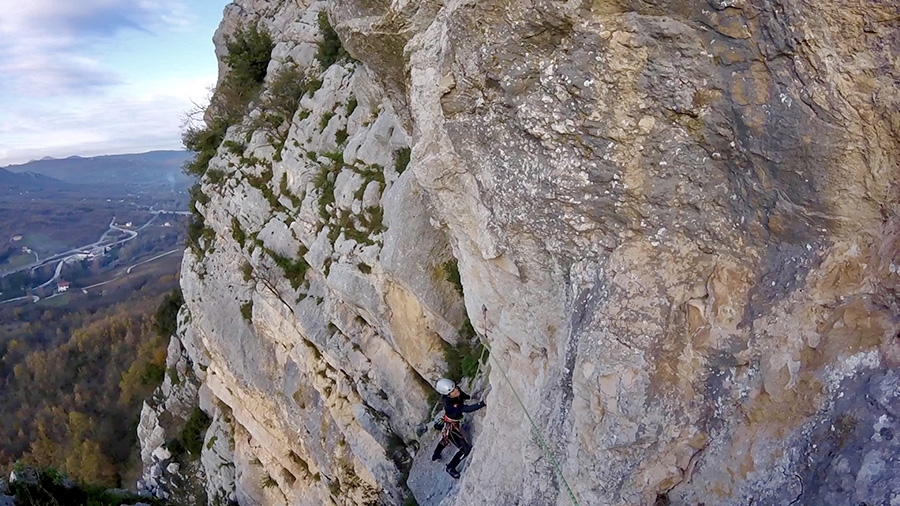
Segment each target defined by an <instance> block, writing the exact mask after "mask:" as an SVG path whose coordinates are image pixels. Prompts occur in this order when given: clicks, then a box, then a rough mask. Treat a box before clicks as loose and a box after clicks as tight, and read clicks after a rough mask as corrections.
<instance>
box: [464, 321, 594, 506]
mask: <svg viewBox="0 0 900 506" xmlns="http://www.w3.org/2000/svg"><path fill="white" fill-rule="evenodd" d="M481 312H482V317H483V318H484V337H485V339H487V333H488V331H487V307H486V306H481ZM478 341H479V342H480V343H481V346H483V347H484V349H485V350H486V351H487V352H488V358H490V359H493V360H494V365H496V366H497V368H498V369H500V372H501V373H502V374H503V379H505V380H506V384H507V385H509V389H510V390H512V393H513V395H514V396H515V397H516V401H517V402H518V403H519V406H521V407H522V411H524V412H525V416H526V417H527V418H528V423H530V424H531V432H532V434H534V435H535V437H536V438H537V440H538V443H539V444H540V446H541V449H542V450H543V451H544V453H545V454H547V456H548V457H550V463H551V464H552V465H553V469H554V470H555V471H556V475H557V477H558V478H559V481H560V482H562V484H563V486H564V487H565V488H566V492H568V494H569V499H571V501H572V504H574V505H575V506H579V505H578V499H577V498H576V497H575V492H573V491H572V488H571V487H569V482H567V481H566V477H565V475H563V472H562V468H561V467H560V466H559V462H558V461H557V460H556V456H555V455H554V454H553V451H551V450H550V446H549V445H548V444H547V441H546V440H545V439H544V436H543V434H541V431H540V430H539V429H538V426H537V424H536V423H535V422H534V418H532V417H531V413H529V412H528V408H526V407H525V403H524V402H522V398H521V397H519V392H517V391H516V389H515V387H513V384H512V381H510V379H509V376H508V375H507V374H506V370H505V369H504V368H503V366H502V365H500V362H499V361H498V360H497V357H496V356H495V355H494V352H492V351H491V350H490V348H488V345H487V343H485V342H484V341H483V340H482V339H481V338H479V339H478ZM481 357H482V358H484V351H482V353H481ZM478 365H479V367H480V366H481V362H480V360H479V363H478Z"/></svg>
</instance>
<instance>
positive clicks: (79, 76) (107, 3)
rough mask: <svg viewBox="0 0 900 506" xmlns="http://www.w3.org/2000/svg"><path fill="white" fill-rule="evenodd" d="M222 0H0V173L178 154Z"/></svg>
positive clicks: (207, 82)
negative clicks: (74, 158)
mask: <svg viewBox="0 0 900 506" xmlns="http://www.w3.org/2000/svg"><path fill="white" fill-rule="evenodd" d="M228 3H229V2H228V0H79V1H71V0H0V12H2V13H3V14H2V16H0V167H3V166H6V165H9V164H14V163H22V162H26V161H28V160H32V159H37V158H42V157H44V156H52V157H57V158H62V157H66V156H70V155H81V156H92V155H98V154H114V153H138V152H143V151H149V150H154V149H180V148H181V142H180V131H181V126H182V119H183V116H184V113H185V112H186V111H187V110H189V109H190V108H191V104H192V102H193V103H203V102H204V101H205V100H206V98H207V96H208V91H207V90H208V88H210V87H211V86H212V85H213V84H215V79H216V59H215V54H214V52H213V51H214V49H213V45H212V40H211V39H212V35H213V32H214V31H215V29H216V27H217V26H218V24H219V21H220V20H221V19H222V9H223V8H224V7H225V5H226V4H228Z"/></svg>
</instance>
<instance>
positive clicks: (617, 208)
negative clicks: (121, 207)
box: [142, 0, 900, 506]
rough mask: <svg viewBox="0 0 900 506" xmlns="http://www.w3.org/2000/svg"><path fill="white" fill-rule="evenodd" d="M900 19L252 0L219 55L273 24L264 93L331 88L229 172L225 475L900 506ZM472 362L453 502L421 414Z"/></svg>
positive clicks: (194, 356)
mask: <svg viewBox="0 0 900 506" xmlns="http://www.w3.org/2000/svg"><path fill="white" fill-rule="evenodd" d="M323 9H324V11H325V13H326V14H325V15H326V16H327V19H328V21H329V24H330V25H331V26H332V27H333V28H334V30H335V31H336V33H337V35H338V36H339V37H340V40H341V44H342V47H343V48H344V49H345V50H346V51H347V53H348V57H346V58H343V59H340V60H339V61H337V62H335V63H334V64H332V65H330V66H328V67H327V68H323V67H322V65H321V63H320V61H319V58H317V57H316V55H317V54H319V43H320V42H322V41H323V40H324V39H323V37H324V35H325V34H323V33H322V32H323V30H322V29H321V28H320V26H319V21H318V20H319V19H320V11H322V10H323ZM895 11H896V9H895V6H893V5H892V4H890V3H879V2H870V1H863V0H859V1H852V2H849V3H844V4H841V5H832V4H828V3H821V2H811V1H807V0H789V1H781V2H775V3H772V2H763V1H757V0H742V1H713V2H707V1H701V0H697V1H693V0H691V1H673V2H630V1H623V2H601V1H594V2H572V1H569V2H553V1H545V0H538V1H534V2H527V3H524V2H518V3H517V2H495V1H486V2H470V1H467V0H448V1H441V2H437V1H432V0H425V1H421V2H407V1H394V2H369V1H362V0H333V1H316V2H307V1H301V2H287V1H283V0H278V1H262V0H239V1H237V2H235V3H233V4H231V5H230V6H229V7H228V8H227V9H226V12H225V19H224V21H223V23H222V25H221V27H220V30H219V32H218V33H217V35H216V41H217V53H218V54H219V55H220V57H221V55H222V54H223V52H224V50H225V49H224V44H223V41H224V38H225V37H226V36H228V35H229V34H231V33H234V31H235V30H237V29H238V27H240V26H242V25H245V24H247V23H261V24H262V25H263V26H265V27H267V28H268V29H269V31H270V33H272V34H273V37H274V42H275V49H274V52H273V55H274V57H273V59H272V61H271V63H270V64H269V71H268V75H267V80H266V83H264V86H263V93H264V94H265V93H268V92H270V91H271V88H272V86H271V85H272V83H273V81H274V79H275V76H277V75H278V74H279V72H281V71H282V69H284V68H287V67H288V66H297V68H300V69H302V70H303V72H304V73H305V76H306V79H314V80H315V81H314V82H316V83H321V85H320V87H318V88H317V89H315V90H311V91H308V92H304V93H303V95H302V97H301V98H300V100H299V102H298V110H297V112H296V113H295V114H294V115H293V117H292V119H291V120H287V119H285V120H284V122H283V124H281V125H270V126H269V127H268V128H266V129H258V128H257V129H254V128H253V125H254V124H257V123H254V122H255V121H258V120H259V118H265V117H267V116H266V112H267V111H266V110H265V107H266V106H265V105H264V101H259V102H257V103H255V105H254V106H253V110H252V111H251V112H250V113H249V115H248V117H247V118H245V119H244V120H243V122H242V124H241V125H237V126H233V127H232V128H231V129H229V131H228V134H227V136H226V139H227V140H228V141H231V142H233V143H238V144H245V150H244V151H245V152H244V154H243V155H237V154H235V153H233V152H230V151H229V150H228V149H225V148H224V147H223V148H222V149H220V151H219V153H218V155H217V156H216V157H215V158H213V160H212V161H211V162H210V167H211V168H214V169H219V170H222V171H223V172H224V173H225V174H227V177H226V178H225V181H220V182H213V181H212V180H210V178H204V179H203V180H202V181H201V189H202V191H203V193H204V194H205V195H207V196H208V197H209V202H208V203H206V204H202V205H199V206H198V210H199V212H200V213H201V214H202V216H203V218H204V223H205V226H207V227H209V229H210V231H211V232H212V238H211V239H210V240H204V242H203V247H202V248H201V249H200V250H197V251H192V252H188V254H186V255H185V261H184V265H183V269H182V287H183V291H184V293H185V299H186V308H187V309H186V311H185V315H187V314H189V315H190V318H187V316H185V317H184V318H182V320H181V327H182V329H183V334H184V335H183V338H182V347H183V350H184V351H183V352H180V351H179V352H178V353H182V354H183V355H184V356H185V357H187V359H189V360H186V361H185V366H186V367H189V368H190V369H192V370H193V372H194V374H195V375H196V377H197V378H198V380H199V381H200V382H201V383H202V387H201V388H199V389H198V393H197V395H198V396H199V397H201V398H205V399H206V400H202V399H201V401H202V402H201V406H203V407H204V409H207V410H209V411H208V412H209V413H211V414H212V415H213V418H214V420H219V421H217V422H215V423H214V427H215V429H214V433H215V434H218V435H220V436H221V438H222V439H228V438H227V437H225V434H230V435H231V438H232V441H233V447H232V446H227V447H223V446H220V445H221V444H222V443H221V442H220V441H219V436H216V437H217V439H216V440H215V442H213V443H212V445H211V448H209V449H208V452H205V453H204V466H205V469H206V475H207V478H206V479H207V480H208V481H209V482H210V483H218V484H221V485H217V486H216V487H214V488H215V490H220V491H227V492H228V494H231V493H232V492H230V490H232V489H231V488H230V487H232V485H230V484H232V483H233V497H234V498H235V499H236V500H237V501H238V503H240V504H266V505H268V504H273V505H274V504H310V505H312V504H316V505H319V504H371V503H377V504H403V503H404V501H406V500H407V499H410V498H415V499H416V500H417V501H418V503H419V504H441V505H443V506H451V505H468V504H504V505H505V504H535V505H553V504H559V505H562V504H570V503H571V502H572V500H573V498H575V499H576V500H577V501H578V502H579V504H606V505H623V506H624V505H635V504H642V505H644V504H646V505H652V504H691V505H694V504H707V505H709V504H717V505H718V504H721V505H739V504H740V505H745V504H748V503H749V502H751V501H752V502H753V504H790V503H791V502H792V501H794V503H795V504H858V503H859V502H867V503H872V504H891V502H892V501H896V500H897V499H896V497H894V496H892V494H893V493H894V490H896V488H897V484H896V483H895V482H896V479H895V478H894V475H895V474H896V466H895V463H896V461H897V457H898V455H897V448H896V445H895V443H894V441H895V440H894V438H893V434H895V433H896V429H897V427H896V425H895V424H896V417H897V416H898V409H900V401H898V400H897V399H896V388H895V386H896V385H897V384H898V381H900V380H898V379H897V378H896V377H895V373H894V372H893V371H895V370H896V367H897V365H898V364H900V351H898V349H897V343H896V336H897V334H898V332H900V318H898V315H900V298H898V295H897V294H898V293H900V268H898V266H900V256H898V255H900V242H898V235H900V233H898V232H900V221H898V213H897V211H898V197H900V192H898V191H897V181H898V176H900V173H898V167H900V140H898V139H900V120H898V118H900V91H898V87H897V85H896V83H897V82H900V68H898V64H897V59H896V54H897V47H898V40H900V32H898V27H897V25H896V22H895V21H896V12H895ZM325 31H327V30H325ZM220 70H221V73H222V75H224V73H225V72H226V71H227V69H226V68H225V67H221V68H220ZM220 81H221V79H220ZM248 130H249V131H248ZM272 132H274V133H272ZM276 153H277V156H276ZM250 155H252V157H253V158H252V159H250V158H249V156H250ZM407 159H408V160H409V161H408V163H405V162H406V160H407ZM248 160H250V161H248ZM236 229H240V232H241V233H238V231H237V230H236ZM240 237H244V238H245V239H244V240H243V241H239V240H238V238H240ZM248 307H249V308H250V309H251V311H250V312H249V316H245V314H247V312H246V310H245V309H244V308H248ZM482 343H484V344H485V345H487V346H488V347H489V348H490V355H489V356H490V358H489V359H488V361H487V362H486V363H484V364H481V365H480V366H478V365H477V364H473V360H475V357H476V356H480V355H481V354H480V353H479V350H481V345H482ZM462 358H465V359H466V360H462ZM448 359H449V360H448ZM457 359H458V360H457ZM463 365H465V366H466V370H467V372H468V373H469V374H471V373H472V369H475V370H477V371H478V373H479V376H480V377H478V378H471V380H473V381H471V383H472V385H473V386H476V387H477V388H478V390H479V391H480V392H483V395H486V398H487V400H488V409H487V410H486V411H485V412H484V413H483V414H479V415H478V416H475V417H473V419H472V424H471V437H472V439H473V442H474V443H475V450H474V451H473V453H472V454H471V455H470V456H469V458H468V459H467V461H468V462H467V463H466V465H465V471H464V473H463V478H462V479H461V480H460V481H459V482H458V483H453V484H451V483H450V482H447V481H446V479H447V477H446V476H445V475H444V474H442V473H443V471H442V470H441V469H440V467H439V466H436V464H434V463H432V462H430V459H428V458H425V457H428V456H430V455H426V453H429V452H430V448H426V447H427V446H429V445H433V444H434V440H433V439H434V437H435V435H434V433H433V432H428V431H425V432H423V431H422V430H421V428H422V427H424V426H425V424H426V423H427V421H429V420H430V418H431V417H432V416H433V414H434V413H433V409H432V407H433V406H434V401H435V399H434V397H433V392H432V389H431V387H430V385H431V384H433V382H434V381H435V380H436V379H438V378H439V377H441V376H444V375H460V374H462V372H461V371H462V369H463ZM473 366H474V367H473ZM467 382H469V381H468V380H467ZM467 386H468V385H467ZM203 392H205V393H203ZM173 394H174V392H172V391H170V392H168V393H167V394H166V395H173ZM204 396H206V397H204ZM166 405H167V406H168V404H166ZM866 406H868V407H866ZM226 412H227V413H229V416H230V419H231V421H230V422H228V423H227V424H225V423H224V422H222V420H224V418H219V417H220V416H223V415H222V414H223V413H226ZM156 416H157V418H158V417H159V416H162V415H161V413H157V415H156ZM149 418H152V417H149ZM142 425H143V421H142ZM832 427H834V429H832ZM143 430H144V433H145V437H142V441H144V440H145V439H146V440H147V441H149V442H150V443H149V446H148V447H152V446H153V445H157V446H158V442H159V439H160V435H159V434H156V435H154V429H153V423H150V422H148V424H147V427H145V428H144V429H143ZM208 437H209V439H207V443H209V442H210V441H212V439H211V438H212V436H209V435H208ZM144 453H146V455H147V457H146V458H150V457H151V456H152V454H153V450H152V449H151V450H149V451H146V448H145V449H144V451H142V456H143V455H144ZM216 463H218V464H216ZM145 464H146V461H145ZM216 466H218V467H219V468H220V469H222V470H221V471H220V472H217V471H215V468H216ZM152 469H154V468H152V467H151V468H150V470H152ZM150 470H147V468H146V467H145V471H147V472H150ZM217 473H218V474H217ZM208 490H209V491H210V495H212V492H211V491H212V490H213V489H208ZM228 497H232V496H231V495H229V496H228ZM209 500H210V501H212V498H211V497H210V498H209Z"/></svg>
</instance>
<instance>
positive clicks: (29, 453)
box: [0, 276, 181, 487]
mask: <svg viewBox="0 0 900 506" xmlns="http://www.w3.org/2000/svg"><path fill="white" fill-rule="evenodd" d="M175 287H177V276H164V277H163V278H161V279H159V280H158V282H155V283H148V284H145V285H143V287H142V289H140V290H136V291H135V292H134V293H133V295H132V296H131V297H128V298H126V299H124V300H122V302H118V303H114V304H111V305H108V306H105V307H104V306H103V305H102V303H101V302H99V301H95V304H94V305H92V306H86V307H82V308H80V309H77V310H75V311H68V312H64V311H61V310H54V309H43V313H42V314H40V315H39V316H38V317H36V318H34V317H33V316H34V315H30V314H25V313H26V312H28V313H30V312H33V311H35V310H36V308H35V306H26V307H24V308H22V307H20V308H4V309H3V311H2V312H0V317H2V321H3V322H4V323H5V325H4V328H5V330H6V331H7V332H4V333H3V336H2V337H0V388H2V389H3V392H4V395H3V396H2V397H0V426H2V432H0V470H2V472H3V473H4V474H6V473H8V472H9V470H10V468H11V466H12V464H13V463H14V462H16V461H17V460H20V459H21V460H22V461H24V462H26V463H28V464H33V465H37V466H53V467H56V468H58V469H60V470H62V471H64V472H66V473H67V474H69V475H70V476H72V477H73V478H76V479H78V480H81V481H84V482H88V483H96V484H101V485H106V486H125V487H132V486H133V485H134V481H135V480H136V477H137V475H138V474H139V470H140V459H139V458H138V457H137V451H138V447H137V444H136V432H135V428H136V425H137V422H138V416H139V413H140V406H141V402H142V401H143V399H144V398H145V397H147V396H148V395H149V394H150V393H151V392H152V391H153V389H154V388H155V387H156V386H157V385H158V384H159V383H160V382H161V381H162V378H163V375H164V374H165V370H164V368H165V355H166V345H167V343H168V337H169V335H171V332H172V331H173V330H174V328H175V324H174V319H175V314H176V312H177V309H178V307H179V306H180V305H181V294H180V292H178V291H172V290H173V289H174V288H175ZM167 292H170V293H167ZM12 315H15V317H16V322H18V325H11V324H9V322H10V320H9V317H10V316H12Z"/></svg>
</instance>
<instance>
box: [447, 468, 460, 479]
mask: <svg viewBox="0 0 900 506" xmlns="http://www.w3.org/2000/svg"><path fill="white" fill-rule="evenodd" d="M447 474H449V475H450V476H452V477H453V478H454V479H457V480H458V479H459V471H457V470H456V469H453V468H452V467H450V466H447Z"/></svg>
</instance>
